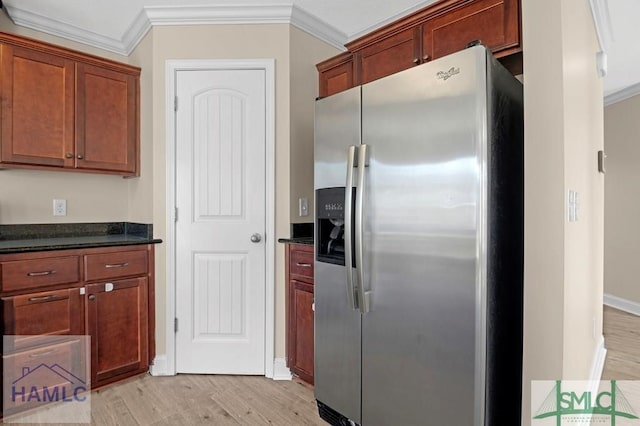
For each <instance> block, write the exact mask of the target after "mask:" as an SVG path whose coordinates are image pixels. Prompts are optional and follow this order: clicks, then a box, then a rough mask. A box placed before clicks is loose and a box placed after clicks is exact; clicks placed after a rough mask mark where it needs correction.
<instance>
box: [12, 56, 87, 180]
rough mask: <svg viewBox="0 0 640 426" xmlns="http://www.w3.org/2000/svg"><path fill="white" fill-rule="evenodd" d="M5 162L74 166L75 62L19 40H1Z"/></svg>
mask: <svg viewBox="0 0 640 426" xmlns="http://www.w3.org/2000/svg"><path fill="white" fill-rule="evenodd" d="M0 52H1V54H2V61H1V63H0V66H1V69H2V71H1V72H2V83H1V87H0V90H1V91H2V113H1V117H2V131H1V133H0V134H1V136H2V144H1V148H2V151H1V153H0V159H1V160H2V162H3V163H6V162H9V163H20V164H34V165H48V166H56V167H64V166H73V159H69V160H67V159H65V154H66V153H67V152H73V145H74V134H73V124H74V120H75V119H74V75H75V74H74V73H75V70H74V63H73V61H70V60H68V59H65V58H61V57H59V56H56V55H50V54H47V53H44V52H39V51H34V50H31V49H26V48H23V47H19V46H11V45H6V44H3V45H1V46H0Z"/></svg>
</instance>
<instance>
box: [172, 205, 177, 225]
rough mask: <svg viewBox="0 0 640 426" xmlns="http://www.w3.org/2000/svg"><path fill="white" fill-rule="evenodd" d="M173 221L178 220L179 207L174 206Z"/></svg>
mask: <svg viewBox="0 0 640 426" xmlns="http://www.w3.org/2000/svg"><path fill="white" fill-rule="evenodd" d="M173 221H174V222H177V221H178V208H177V207H174V208H173Z"/></svg>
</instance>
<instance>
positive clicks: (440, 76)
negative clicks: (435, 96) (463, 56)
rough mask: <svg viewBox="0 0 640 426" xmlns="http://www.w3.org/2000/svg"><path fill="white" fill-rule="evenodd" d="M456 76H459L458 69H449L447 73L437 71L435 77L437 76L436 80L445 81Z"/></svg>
mask: <svg viewBox="0 0 640 426" xmlns="http://www.w3.org/2000/svg"><path fill="white" fill-rule="evenodd" d="M456 74H460V68H456V67H451V68H449V71H438V74H436V75H437V76H438V80H444V81H447V80H449V79H450V78H451V77H453V76H454V75H456Z"/></svg>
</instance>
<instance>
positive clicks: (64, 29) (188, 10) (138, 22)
mask: <svg viewBox="0 0 640 426" xmlns="http://www.w3.org/2000/svg"><path fill="white" fill-rule="evenodd" d="M5 8H6V9H7V13H8V14H9V17H10V18H11V19H12V20H13V22H14V23H15V24H16V25H20V26H22V27H25V28H30V29H33V30H37V31H42V32H44V33H47V34H51V35H55V36H58V37H62V38H66V39H68V40H72V41H76V42H78V43H82V44H85V45H88V46H93V47H97V48H99V49H103V50H108V51H110V52H115V53H118V54H120V55H125V56H128V55H130V54H131V52H133V50H134V49H135V48H136V46H137V45H138V43H140V41H141V40H142V38H143V37H144V36H145V35H146V34H147V32H148V31H149V30H150V29H151V27H153V26H156V25H207V24H236V25H238V24H291V25H294V26H296V27H297V28H300V29H301V30H303V31H305V32H307V33H309V34H311V35H313V36H314V37H316V38H318V39H320V40H322V41H324V42H326V43H328V44H330V45H331V46H334V47H336V48H338V49H341V50H344V49H345V47H344V44H345V43H346V42H347V35H346V34H344V33H343V32H341V31H339V30H338V29H336V28H335V27H333V26H331V25H329V24H327V23H326V22H324V21H322V20H320V19H318V18H316V17H315V16H313V15H311V14H309V13H308V12H306V11H304V10H302V9H300V8H299V7H296V6H293V5H291V4H288V5H253V6H247V5H214V6H146V7H144V8H143V9H142V10H141V11H140V13H139V14H138V15H137V17H136V19H134V21H133V23H132V24H131V26H130V27H129V28H128V29H127V30H126V31H125V33H124V34H123V36H122V38H121V39H114V38H110V37H106V36H103V35H101V34H97V33H94V32H91V31H87V30H83V29H81V28H77V27H74V26H72V25H69V24H67V23H64V22H60V21H56V20H53V19H51V18H49V17H46V16H43V15H38V14H36V13H33V12H29V11H26V10H23V9H19V8H16V7H10V6H8V5H6V6H5Z"/></svg>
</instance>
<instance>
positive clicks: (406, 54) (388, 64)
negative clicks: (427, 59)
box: [357, 27, 420, 84]
mask: <svg viewBox="0 0 640 426" xmlns="http://www.w3.org/2000/svg"><path fill="white" fill-rule="evenodd" d="M357 55H358V56H357V57H358V59H359V64H360V72H361V74H362V80H361V81H360V83H362V84H364V83H368V82H370V81H373V80H377V79H379V78H381V77H385V76H387V75H391V74H394V73H396V72H399V71H402V70H406V69H408V68H411V67H413V66H416V65H418V64H420V37H419V35H418V27H414V28H409V29H407V30H404V31H401V32H399V33H396V34H393V35H391V36H389V37H386V38H384V39H382V40H380V41H378V42H376V43H375V44H372V45H371V46H368V47H365V48H364V49H362V50H360V51H359V52H358V53H357Z"/></svg>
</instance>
